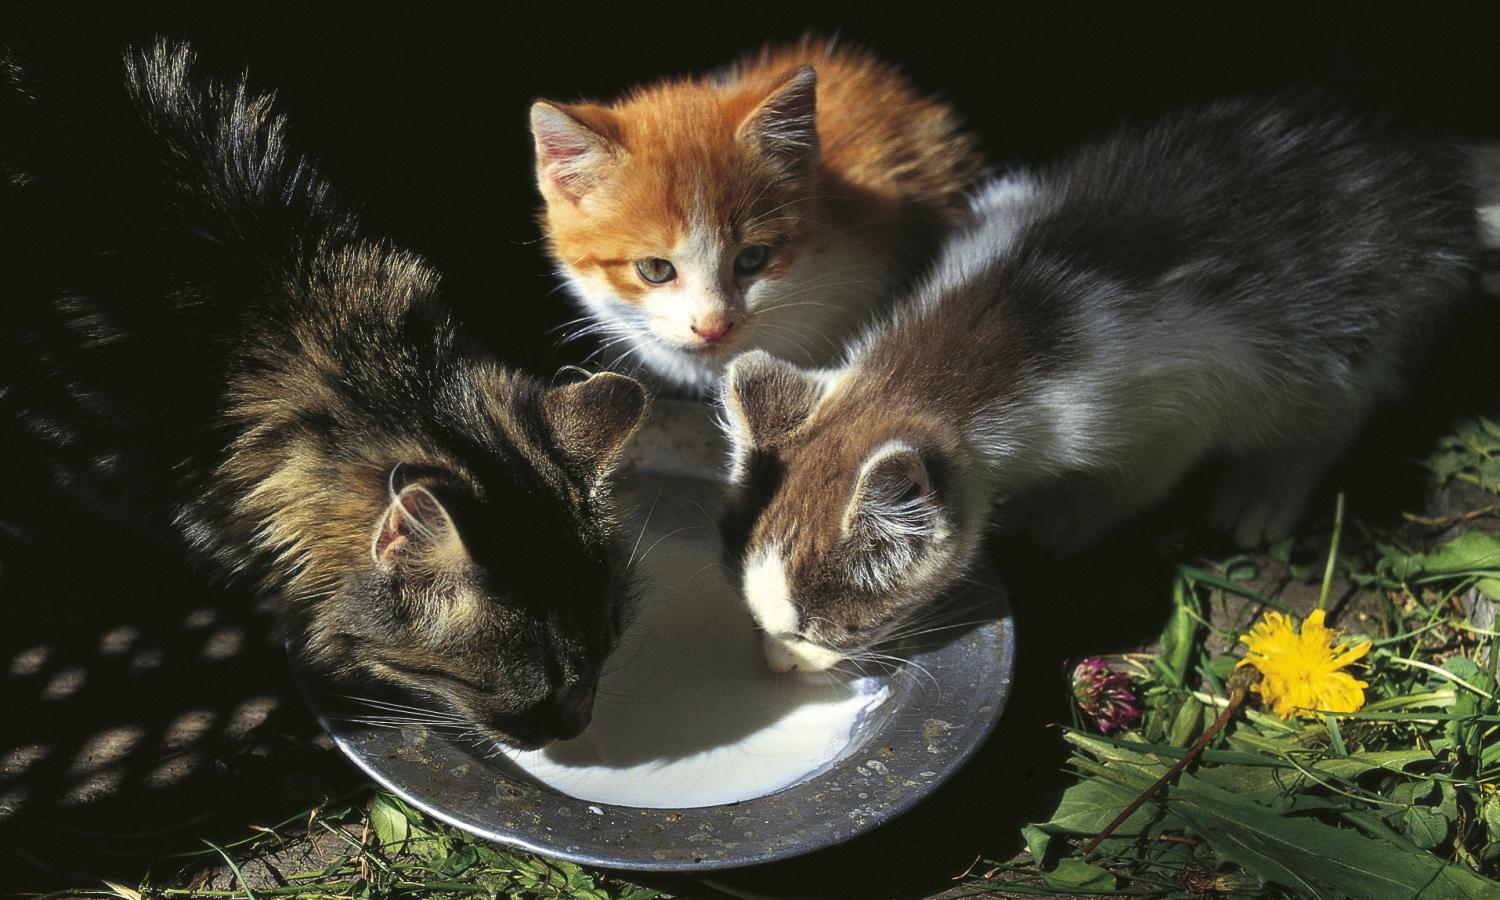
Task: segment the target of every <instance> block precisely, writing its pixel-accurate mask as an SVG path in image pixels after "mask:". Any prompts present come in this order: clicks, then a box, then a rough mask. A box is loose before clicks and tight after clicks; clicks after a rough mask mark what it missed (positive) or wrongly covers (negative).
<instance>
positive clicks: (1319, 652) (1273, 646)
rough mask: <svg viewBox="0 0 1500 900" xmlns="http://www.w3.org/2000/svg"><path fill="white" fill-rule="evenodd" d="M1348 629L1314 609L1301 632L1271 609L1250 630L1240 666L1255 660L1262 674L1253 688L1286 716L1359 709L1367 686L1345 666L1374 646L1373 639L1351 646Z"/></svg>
mask: <svg viewBox="0 0 1500 900" xmlns="http://www.w3.org/2000/svg"><path fill="white" fill-rule="evenodd" d="M1343 638H1344V635H1343V634H1342V633H1340V632H1338V631H1334V630H1333V629H1331V628H1328V627H1327V626H1325V625H1324V624H1323V610H1321V609H1315V610H1313V612H1312V614H1311V615H1309V616H1308V617H1307V618H1306V619H1305V620H1303V622H1302V630H1301V632H1300V633H1299V632H1297V631H1295V630H1294V629H1293V626H1292V620H1291V618H1290V617H1288V616H1285V615H1283V614H1281V613H1279V612H1268V613H1266V614H1265V616H1264V617H1263V618H1262V619H1261V620H1260V621H1259V622H1257V623H1255V627H1254V628H1251V629H1250V633H1249V634H1247V635H1245V638H1244V641H1245V646H1246V647H1247V648H1248V652H1247V653H1246V654H1245V658H1244V659H1242V660H1240V661H1239V663H1238V664H1237V667H1238V666H1246V665H1250V666H1255V668H1257V669H1259V670H1260V674H1261V680H1260V683H1259V684H1258V685H1256V687H1255V688H1254V690H1255V691H1256V692H1257V693H1259V694H1260V697H1261V700H1262V701H1264V702H1265V703H1266V704H1267V705H1268V706H1270V707H1271V708H1272V710H1273V711H1274V712H1275V713H1276V714H1277V715H1278V716H1280V717H1281V718H1283V719H1290V718H1292V716H1294V715H1297V716H1307V717H1316V716H1317V715H1319V713H1320V712H1340V713H1351V712H1358V711H1359V708H1360V707H1362V706H1364V705H1365V691H1364V689H1365V688H1367V687H1369V685H1368V684H1367V683H1365V682H1363V681H1359V680H1358V679H1356V678H1355V677H1354V676H1353V675H1350V674H1349V673H1348V672H1345V671H1343V668H1344V667H1345V666H1347V665H1349V664H1350V663H1352V662H1354V661H1355V660H1357V659H1359V658H1361V657H1363V656H1364V655H1365V654H1366V653H1369V652H1370V644H1369V642H1368V641H1367V642H1365V643H1362V644H1359V645H1358V646H1356V647H1354V648H1353V649H1350V648H1349V644H1348V642H1347V641H1344V640H1343Z"/></svg>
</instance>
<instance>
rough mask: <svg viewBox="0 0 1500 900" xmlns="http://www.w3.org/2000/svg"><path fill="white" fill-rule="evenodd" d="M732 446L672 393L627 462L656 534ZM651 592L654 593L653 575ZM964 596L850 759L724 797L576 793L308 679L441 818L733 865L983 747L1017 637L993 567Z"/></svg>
mask: <svg viewBox="0 0 1500 900" xmlns="http://www.w3.org/2000/svg"><path fill="white" fill-rule="evenodd" d="M723 461H724V450H723V446H722V441H721V439H720V437H719V435H718V432H717V429H716V428H715V427H714V425H713V422H712V411H711V410H710V409H708V408H707V407H705V406H703V405H701V404H695V403H688V402H683V401H658V402H657V403H656V405H655V408H654V409H653V412H652V416H651V419H650V421H649V422H648V424H647V425H646V427H645V428H644V429H643V430H642V433H641V434H640V435H639V437H638V440H637V441H636V442H635V449H634V450H633V451H632V459H631V464H630V466H629V473H628V474H627V476H626V479H627V486H629V485H631V484H632V483H633V486H634V488H635V489H636V490H637V491H638V492H640V493H642V494H643V495H644V496H643V497H642V502H641V504H640V505H641V506H642V508H643V509H644V508H648V507H650V506H653V505H654V506H655V507H656V512H655V513H654V515H653V516H652V518H651V520H650V522H649V523H648V525H649V527H648V530H647V531H646V532H645V533H644V535H643V541H645V542H647V543H649V542H650V541H652V540H653V539H654V537H653V533H652V531H651V530H649V529H650V528H655V529H657V530H668V529H670V528H671V527H673V522H674V519H673V515H672V511H673V510H674V509H676V510H678V511H682V510H687V509H689V508H690V509H691V511H692V512H691V515H692V517H694V518H695V519H696V520H697V521H699V522H703V521H709V520H712V518H715V517H716V516H717V509H718V502H719V498H718V496H717V495H718V493H719V492H718V490H717V489H716V488H717V484H718V483H719V482H720V479H721V472H722V468H723ZM663 486H665V487H663ZM674 492H675V493H677V494H678V495H679V496H670V494H672V493H674ZM664 507H666V509H665V511H664V509H663V508H664ZM705 516H707V517H708V519H705ZM652 523H654V524H652ZM647 591H648V599H649V591H650V586H649V585H648V586H647ZM952 602H954V603H955V605H956V607H958V608H964V609H968V610H970V611H971V612H970V614H969V615H968V616H967V617H968V618H971V619H972V618H974V616H973V615H972V610H973V609H975V608H976V607H977V608H981V609H982V610H983V613H982V614H981V615H980V616H979V621H977V622H973V623H971V624H970V625H968V626H966V627H964V628H955V629H953V630H952V631H951V632H948V633H946V636H944V637H943V638H942V640H941V642H933V643H928V644H924V645H922V646H909V647H906V648H903V650H902V655H903V656H904V657H905V658H906V659H908V661H909V664H908V665H907V666H906V667H903V668H900V669H898V670H896V671H894V672H892V673H889V674H887V675H885V676H883V677H885V678H887V679H888V686H889V688H890V691H891V696H890V697H889V699H887V700H886V701H885V703H884V705H883V706H882V707H881V709H880V710H879V711H878V714H877V715H873V716H871V717H869V719H868V720H867V721H866V722H864V723H863V724H862V726H861V728H860V731H859V732H858V734H857V736H856V740H855V741H854V743H853V744H851V745H850V748H849V749H848V750H846V751H845V752H844V754H843V755H842V756H841V757H840V758H838V759H837V760H836V761H834V762H833V763H832V764H831V765H830V766H828V767H826V768H825V769H824V770H822V771H821V772H820V773H818V774H816V775H814V776H812V777H811V778H809V779H808V780H806V781H803V782H802V783H799V784H795V785H793V786H791V787H788V788H785V789H783V790H781V791H778V792H776V793H773V794H769V795H767V796H763V797H757V798H755V799H752V800H745V801H742V802H738V803H730V804H725V805H721V806H703V807H692V808H682V809H646V808H639V807H629V806H612V805H609V804H604V803H598V802H592V801H588V800H579V799H575V798H573V797H568V796H564V795H562V794H560V793H557V792H556V791H554V790H552V789H550V788H547V787H544V786H542V785H540V784H538V783H535V782H533V781H531V780H530V779H528V778H527V777H526V776H525V775H524V773H522V772H520V771H519V770H517V769H516V768H514V767H513V766H512V765H511V764H510V763H509V762H508V761H507V760H505V759H504V758H503V757H495V756H494V755H493V754H488V753H486V752H484V750H483V749H482V748H476V747H474V746H471V745H467V744H464V743H460V742H455V741H452V740H449V739H448V738H446V737H444V736H442V735H440V734H437V733H435V732H433V731H430V730H428V729H426V728H425V727H423V726H421V725H407V726H403V727H400V728H394V729H393V728H372V727H369V726H368V725H363V724H359V723H357V722H356V721H354V720H355V719H357V718H359V715H360V712H361V711H360V710H357V709H353V708H351V707H350V705H349V703H348V701H346V700H344V699H342V698H340V697H339V696H338V695H337V694H335V693H332V692H331V691H329V692H325V691H324V690H321V689H320V687H319V685H318V684H317V682H316V680H315V679H313V678H312V677H311V676H304V679H303V683H304V687H305V688H306V694H307V696H308V700H309V702H310V703H311V704H312V706H313V708H314V711H315V712H316V713H317V715H318V718H319V721H320V722H321V723H322V725H323V727H324V728H325V729H326V730H327V731H328V732H329V734H330V735H332V737H333V739H334V741H335V742H336V743H337V744H338V746H339V748H340V749H342V750H343V751H344V753H345V754H346V755H348V757H349V758H350V759H351V760H353V761H354V763H355V764H356V765H358V766H359V767H360V768H361V769H363V770H364V771H365V772H366V773H368V774H369V776H370V777H371V778H373V779H374V780H375V781H376V782H378V783H379V784H380V785H382V786H383V787H385V788H387V789H388V790H390V791H391V792H392V793H394V794H396V795H397V796H399V797H401V798H402V799H403V800H405V801H406V802H408V803H410V804H411V805H413V806H415V807H417V808H419V809H421V810H423V811H424V812H426V813H428V814H429V815H432V816H434V817H436V818H438V819H441V820H443V821H445V822H448V823H450V824H452V825H455V826H457V827H459V828H462V829H464V830H466V831H469V832H472V833H474V834H476V835H479V836H481V837H484V838H488V839H490V840H494V841H497V842H499V843H502V844H508V845H510V846H513V847H519V848H522V849H525V850H531V851H534V852H536V853H541V854H545V855H548V856H554V857H561V858H563V859H568V860H572V861H574V862H578V863H584V864H589V865H595V866H602V867H606V868H615V869H637V870H650V871H672V870H703V869H720V868H731V867H738V866H745V865H752V864H758V863H766V862H771V861H773V860H779V859H785V858H787V857H791V856H796V855H798V854H802V853H807V852H810V851H813V850H817V849H820V848H823V847H828V846H831V845H833V844H837V843H840V842H842V841H846V840H849V839H850V838H852V837H854V836H856V835H858V834H860V833H862V832H865V831H869V830H870V829H872V828H875V827H877V826H879V825H880V824H882V823H884V822H887V821H889V820H890V819H892V818H894V817H895V816H897V815H899V814H901V813H902V812H904V811H906V810H907V809H910V808H911V807H912V806H914V805H915V804H916V803H917V802H919V801H920V800H921V799H922V798H923V797H925V796H927V795H928V794H930V793H932V792H933V791H934V790H936V789H937V788H938V786H939V785H941V784H942V783H943V782H944V781H945V780H947V778H948V777H949V776H950V775H952V774H953V773H954V772H955V771H957V770H958V768H959V767H960V766H962V765H963V764H964V763H965V762H966V761H967V760H968V759H969V757H970V756H971V755H972V754H973V753H974V752H975V751H976V750H977V749H978V748H979V746H980V744H981V743H983V741H984V739H985V737H986V736H988V735H989V733H990V731H991V730H993V728H994V727H995V723H996V722H997V721H998V720H999V718H1000V714H1001V712H1002V710H1003V709H1004V707H1005V701H1006V698H1007V696H1008V695H1009V693H1010V679H1011V670H1012V667H1013V662H1014V647H1015V638H1014V634H1013V631H1012V623H1011V617H1010V611H1009V608H1008V606H1007V605H1006V602H1005V597H1004V592H1003V590H1002V589H1001V588H1000V587H999V582H998V580H997V579H996V578H995V577H994V573H993V572H987V571H983V570H981V571H980V573H979V574H978V576H977V577H975V578H973V579H971V580H970V581H969V582H968V583H967V584H966V586H965V587H964V588H963V590H962V592H961V593H960V594H958V595H957V596H955V597H954V598H952ZM598 702H600V703H604V702H606V701H605V698H603V697H601V698H600V700H599V701H598ZM364 712H368V710H364Z"/></svg>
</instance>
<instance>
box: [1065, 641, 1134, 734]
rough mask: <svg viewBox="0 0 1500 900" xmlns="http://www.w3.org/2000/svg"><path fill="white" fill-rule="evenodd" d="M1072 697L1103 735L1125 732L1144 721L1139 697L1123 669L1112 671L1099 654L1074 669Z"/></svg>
mask: <svg viewBox="0 0 1500 900" xmlns="http://www.w3.org/2000/svg"><path fill="white" fill-rule="evenodd" d="M1073 699H1074V700H1075V701H1077V703H1078V707H1079V709H1082V710H1083V711H1084V712H1085V713H1086V714H1087V715H1088V716H1089V718H1091V719H1093V720H1094V725H1095V726H1096V727H1097V728H1098V729H1099V731H1100V732H1101V733H1103V734H1114V733H1116V732H1119V731H1125V730H1126V729H1128V728H1130V727H1131V726H1133V725H1135V723H1137V722H1139V721H1140V720H1141V707H1140V700H1139V699H1138V698H1137V697H1136V695H1135V686H1134V685H1133V684H1132V683H1131V681H1130V676H1129V675H1126V674H1125V673H1124V672H1112V671H1110V669H1109V667H1108V666H1106V665H1105V664H1104V660H1102V659H1100V658H1099V657H1097V656H1090V657H1089V658H1088V659H1085V660H1084V661H1083V662H1081V663H1079V664H1078V665H1077V666H1076V667H1074V669H1073Z"/></svg>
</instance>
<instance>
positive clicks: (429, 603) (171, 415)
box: [0, 42, 645, 746]
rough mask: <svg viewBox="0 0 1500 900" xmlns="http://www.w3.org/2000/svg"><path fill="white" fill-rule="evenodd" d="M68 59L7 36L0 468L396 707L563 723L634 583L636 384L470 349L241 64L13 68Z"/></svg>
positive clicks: (411, 267) (467, 723)
mask: <svg viewBox="0 0 1500 900" xmlns="http://www.w3.org/2000/svg"><path fill="white" fill-rule="evenodd" d="M72 63H73V61H72V60H70V59H67V58H65V57H64V58H61V59H59V58H57V57H55V56H44V55H42V54H38V55H37V58H36V59H35V60H30V59H27V58H25V54H23V53H21V52H20V50H19V49H17V48H7V47H6V46H4V45H3V44H0V233H3V234H4V235H5V240H4V241H3V242H0V266H3V269H4V271H5V272H6V278H5V280H4V283H3V287H0V297H3V300H4V302H3V304H0V351H3V352H0V420H3V421H0V435H4V440H0V460H4V461H5V463H6V464H7V465H11V464H13V463H19V462H20V461H21V460H20V459H19V458H18V459H11V458H10V457H9V455H8V454H9V452H10V451H11V450H13V449H14V450H15V451H17V452H18V453H24V454H25V457H26V458H32V457H35V458H37V459H39V460H41V465H42V466H44V467H45V469H46V471H47V472H48V473H49V475H51V476H52V479H51V480H52V481H53V482H55V483H54V484H53V485H52V486H51V490H54V491H58V492H63V491H66V492H67V493H69V494H71V495H72V496H74V497H78V498H81V499H83V500H84V501H85V502H86V503H88V505H90V506H92V507H94V508H95V509H97V510H98V511H99V512H101V513H103V514H105V515H106V516H108V517H110V519H111V520H112V521H114V522H115V523H117V524H118V526H119V527H120V533H121V535H122V536H125V535H129V536H130V540H132V541H135V542H139V543H142V544H144V543H145V542H148V541H151V540H153V539H155V540H159V541H160V542H163V543H165V544H166V545H167V547H168V549H169V552H171V553H172V554H173V555H174V556H176V557H178V558H180V559H181V560H182V561H183V563H184V564H194V565H197V566H198V567H200V568H202V569H204V570H206V571H207V572H208V573H209V574H210V575H212V576H215V577H218V578H220V579H222V580H231V579H234V580H238V581H241V582H247V583H249V584H250V585H252V586H254V587H256V588H258V589H259V591H260V593H261V594H262V595H264V596H266V597H268V598H271V599H274V601H275V603H276V605H277V609H278V611H279V613H280V615H281V618H282V620H283V622H284V623H285V625H286V626H287V636H288V638H289V640H290V641H291V643H292V644H293V645H294V646H295V647H296V649H297V650H298V652H300V653H301V654H302V655H303V656H305V657H306V658H307V659H308V660H310V661H311V662H313V663H316V664H318V665H319V666H321V667H322V668H324V669H326V670H331V671H333V672H337V673H342V674H358V675H363V676H369V677H371V678H374V679H378V680H380V681H384V682H390V683H393V684H396V685H400V686H402V687H405V688H407V689H409V690H411V691H413V692H415V693H416V694H417V695H419V696H421V697H422V698H424V700H423V701H422V702H423V703H425V704H431V705H432V709H431V710H430V711H429V712H423V713H418V714H417V715H418V716H426V715H431V716H439V715H441V716H443V717H446V720H450V721H452V722H462V723H463V727H465V728H467V729H469V730H471V731H472V732H473V733H474V734H476V735H481V736H484V737H487V738H490V739H492V740H503V741H507V742H510V743H514V744H517V745H525V746H536V745H539V744H542V743H545V742H546V741H548V740H551V739H552V738H557V737H564V738H565V737H571V736H572V735H575V734H577V733H578V732H579V731H581V730H582V729H583V727H584V725H585V724H587V722H588V721H589V713H590V707H591V704H592V700H593V693H594V685H595V682H596V680H597V678H598V675H599V671H600V668H601V666H602V665H603V662H604V659H605V657H606V656H607V655H608V654H609V652H610V650H611V648H612V647H613V646H614V642H615V639H616V637H617V635H618V633H619V630H620V627H621V624H622V619H623V617H624V616H625V613H626V607H625V601H626V600H627V599H628V597H629V595H630V591H629V588H628V585H627V582H626V577H625V576H626V572H625V569H626V567H627V565H626V563H627V551H628V548H627V547H626V546H625V544H624V539H623V537H622V536H621V534H620V531H619V526H618V525H617V522H616V518H615V516H614V515H613V510H614V503H613V496H614V495H613V490H612V488H611V483H610V480H609V478H608V476H609V474H610V470H611V469H612V468H613V465H614V462H615V460H616V458H617V456H618V455H619V453H620V451H621V449H622V447H623V445H624V444H625V442H626V441H627V440H628V439H629V437H630V436H631V434H632V432H633V431H634V430H635V428H636V426H637V424H638V423H639V421H640V420H641V417H642V415H643V414H644V411H645V410H644V408H645V395H644V393H643V391H642V388H641V386H640V385H639V384H637V383H636V382H634V381H632V380H630V379H628V378H626V377H624V376H620V375H613V374H602V375H596V376H593V377H592V378H588V379H586V380H581V381H579V380H575V381H574V382H573V383H568V384H552V383H548V382H545V381H539V380H537V379H534V378H530V377H527V376H524V375H522V374H520V373H517V372H513V371H510V370H508V369H506V368H504V367H503V366H501V365H500V364H499V362H497V361H496V360H495V359H493V358H492V357H491V356H490V355H489V354H488V353H487V352H485V351H484V350H482V349H481V348H479V347H477V346H475V344H474V343H473V342H472V341H471V340H470V339H468V337H467V336H466V335H465V334H464V333H463V331H462V330H461V329H460V328H459V326H458V325H457V324H456V323H455V321H454V319H453V316H452V315H451V313H450V312H449V308H448V305H447V301H446V299H445V297H444V295H443V290H442V283H441V279H440V277H439V275H438V273H437V272H435V271H433V270H432V269H431V268H430V267H429V266H428V265H427V263H425V262H424V261H423V260H422V259H420V258H418V257H417V256H416V255H414V254H412V253H410V252H409V251H406V250H403V249H402V248H400V247H399V246H397V245H396V244H394V243H392V241H391V240H390V239H389V238H387V237H384V236H382V235H380V234H377V233H374V232H372V231H371V230H369V229H368V228H366V227H365V226H364V225H362V224H361V222H360V221H359V219H358V217H357V216H356V215H355V214H354V213H353V212H352V210H351V208H350V207H349V206H348V205H347V204H345V203H344V202H343V201H342V200H341V199H340V198H338V197H337V196H336V195H335V194H334V192H333V191H332V189H331V188H330V187H329V185H328V183H327V182H326V181H325V180H324V179H323V178H322V176H321V175H320V174H319V173H318V172H317V171H316V169H315V168H314V167H313V165H312V163H311V162H309V161H308V160H307V159H305V158H303V157H301V156H299V155H297V154H296V153H295V152H294V151H293V150H292V149H291V148H290V147H289V145H288V142H287V139H286V135H287V125H286V121H285V119H284V118H283V117H282V116H281V115H279V114H278V113H277V112H276V110H275V108H274V107H273V105H272V103H271V100H270V98H269V97H268V96H267V95H264V94H257V93H255V92H253V91H252V90H251V89H250V88H249V87H247V84H246V80H245V79H244V78H243V77H242V78H240V79H237V80H235V81H232V82H223V81H219V80H217V79H214V78H211V77H208V76H206V75H204V74H202V73H201V71H200V69H199V65H198V63H197V59H196V56H195V54H194V53H193V52H192V51H191V50H190V49H189V48H187V47H186V46H184V45H181V44H173V43H168V42H159V43H157V44H156V45H154V46H152V47H150V48H148V49H145V50H142V51H131V52H129V53H127V54H126V56H125V58H124V60H123V61H122V64H121V65H120V66H119V67H118V69H117V70H116V71H115V73H114V76H113V78H112V79H110V80H109V81H106V82H103V83H101V84H100V85H99V86H98V87H99V94H100V96H97V97H96V96H94V95H93V94H88V96H85V97H83V98H74V97H73V96H72V94H71V93H68V92H66V91H65V89H64V87H63V85H66V84H67V78H66V77H60V78H48V77H45V75H44V74H37V73H36V71H35V70H36V68H37V66H41V67H42V68H46V67H47V66H64V67H68V66H71V65H72ZM48 71H49V72H50V71H51V70H48ZM63 74H64V75H66V74H68V73H67V72H66V71H65V72H64V73H63ZM543 560H544V561H546V565H544V566H539V565H538V561H543ZM439 705H440V706H442V707H443V708H444V709H443V711H441V712H439V711H438V709H437V707H438V706H439Z"/></svg>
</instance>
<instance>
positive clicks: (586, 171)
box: [531, 100, 624, 203]
mask: <svg viewBox="0 0 1500 900" xmlns="http://www.w3.org/2000/svg"><path fill="white" fill-rule="evenodd" d="M608 115H609V111H608V110H605V109H603V108H602V107H584V106H565V105H563V104H558V103H549V102H547V101H546V100H538V101H537V102H535V103H533V104H532V105H531V136H532V139H533V141H534V142H535V144H536V174H537V179H538V180H539V181H541V182H542V184H543V186H544V187H546V186H548V185H550V186H551V187H552V188H553V189H555V190H556V191H557V192H558V193H560V194H562V195H563V196H564V197H566V198H568V200H569V201H571V202H573V203H577V202H578V201H579V200H580V199H582V197H583V196H584V195H585V194H587V193H588V192H589V191H591V190H593V189H594V187H595V186H597V185H598V184H599V182H600V181H601V180H603V178H604V177H605V176H606V175H607V174H608V172H609V170H610V168H611V167H613V166H614V164H615V163H616V162H617V161H618V160H619V159H620V157H621V156H623V155H624V150H623V148H621V147H620V145H619V144H618V143H617V142H616V141H614V140H612V139H611V138H610V136H609V135H608V133H607V132H608V131H609V128H608V127H607V126H608V121H607V118H606V117H607V116H608Z"/></svg>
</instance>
